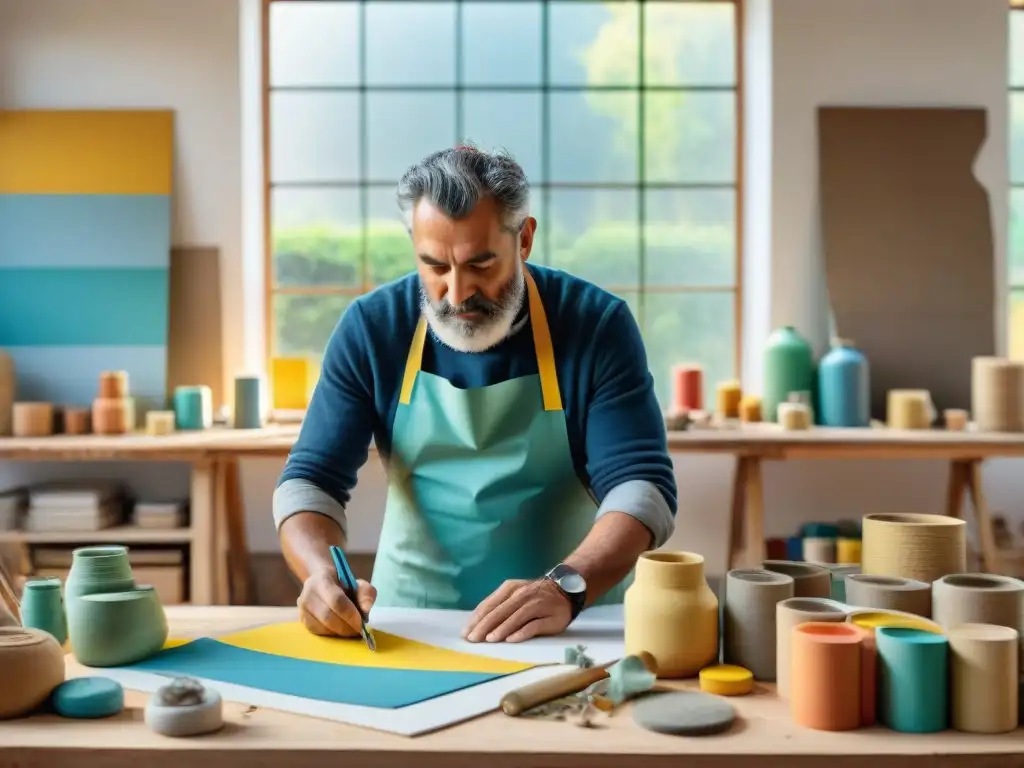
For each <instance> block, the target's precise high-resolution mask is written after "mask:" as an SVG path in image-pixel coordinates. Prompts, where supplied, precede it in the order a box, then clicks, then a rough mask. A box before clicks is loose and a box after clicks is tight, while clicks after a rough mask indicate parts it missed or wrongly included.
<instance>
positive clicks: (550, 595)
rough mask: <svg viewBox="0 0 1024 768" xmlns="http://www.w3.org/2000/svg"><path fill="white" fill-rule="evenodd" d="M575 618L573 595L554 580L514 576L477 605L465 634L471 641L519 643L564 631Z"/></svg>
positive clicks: (464, 631) (463, 634)
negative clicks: (573, 613) (572, 602)
mask: <svg viewBox="0 0 1024 768" xmlns="http://www.w3.org/2000/svg"><path fill="white" fill-rule="evenodd" d="M571 621H572V607H571V606H570V605H569V599H568V598H567V597H566V596H565V595H564V594H563V593H562V590H560V589H559V588H558V585H557V584H555V583H554V582H553V581H551V580H550V579H538V580H536V581H523V580H520V579H512V580H510V581H506V582H505V583H504V584H502V585H501V586H500V587H498V588H497V589H496V590H495V591H494V592H493V593H491V595H490V596H489V597H488V598H486V599H485V600H484V601H483V602H482V603H480V605H478V606H477V609H476V610H475V611H473V615H472V616H470V617H469V624H467V625H466V628H465V629H464V630H463V632H462V636H463V637H464V638H465V639H466V640H468V641H469V642H471V643H479V642H483V641H486V642H488V643H500V642H502V641H505V642H509V643H518V642H521V641H522V640H529V639H530V638H531V637H540V636H542V635H558V634H561V633H562V632H564V631H565V628H566V627H568V626H569V624H570V622H571Z"/></svg>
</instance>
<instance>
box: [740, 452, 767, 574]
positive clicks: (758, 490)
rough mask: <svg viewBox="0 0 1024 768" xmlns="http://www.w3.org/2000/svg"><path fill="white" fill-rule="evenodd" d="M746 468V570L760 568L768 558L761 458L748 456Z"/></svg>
mask: <svg viewBox="0 0 1024 768" xmlns="http://www.w3.org/2000/svg"><path fill="white" fill-rule="evenodd" d="M748 461H749V465H748V467H747V516H746V534H747V546H746V558H745V559H746V562H747V567H748V568H760V567H761V564H762V563H764V561H765V559H766V558H767V557H768V542H767V541H765V538H764V484H763V482H762V476H761V457H760V456H750V457H749V458H748Z"/></svg>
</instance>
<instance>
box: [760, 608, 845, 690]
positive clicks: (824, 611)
mask: <svg viewBox="0 0 1024 768" xmlns="http://www.w3.org/2000/svg"><path fill="white" fill-rule="evenodd" d="M808 621H814V622H834V623H839V622H843V621H846V611H845V610H844V606H843V605H842V604H841V603H837V602H836V601H835V600H830V599H828V598H822V597H794V598H792V599H789V600H783V601H782V602H780V603H778V604H777V605H776V606H775V690H776V693H777V694H778V696H779V697H780V698H783V699H785V698H788V696H789V678H790V672H791V671H792V666H793V665H792V661H793V652H792V648H791V642H792V639H793V628H794V627H796V626H797V625H798V624H803V623H805V622H808Z"/></svg>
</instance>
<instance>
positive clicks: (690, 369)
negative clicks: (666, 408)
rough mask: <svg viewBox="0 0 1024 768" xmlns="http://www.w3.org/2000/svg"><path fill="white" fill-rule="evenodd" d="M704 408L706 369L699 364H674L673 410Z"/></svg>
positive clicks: (677, 411)
mask: <svg viewBox="0 0 1024 768" xmlns="http://www.w3.org/2000/svg"><path fill="white" fill-rule="evenodd" d="M703 409H704V369H703V368H701V367H700V366H698V365H675V366H672V410H673V411H675V412H676V413H681V412H684V411H700V410H703Z"/></svg>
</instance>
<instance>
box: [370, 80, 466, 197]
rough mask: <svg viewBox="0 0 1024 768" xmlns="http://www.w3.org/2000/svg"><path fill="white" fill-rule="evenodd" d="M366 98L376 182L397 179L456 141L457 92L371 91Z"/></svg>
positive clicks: (372, 176) (371, 167)
mask: <svg viewBox="0 0 1024 768" xmlns="http://www.w3.org/2000/svg"><path fill="white" fill-rule="evenodd" d="M366 99H367V100H366V117H367V136H368V144H369V146H368V147H367V160H368V163H369V169H368V176H369V179H370V180H372V181H397V180H398V179H400V178H401V177H402V174H403V173H405V172H406V170H408V168H409V166H410V165H413V164H414V163H417V162H419V161H420V160H422V159H423V158H424V157H426V156H427V155H429V154H430V153H431V152H436V151H437V150H439V149H444V148H445V147H450V146H452V144H454V143H455V94H454V92H453V93H428V92H423V91H397V92H380V93H374V92H372V91H371V92H370V93H369V94H367V97H366Z"/></svg>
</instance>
